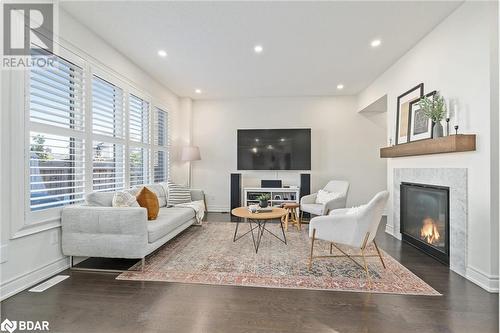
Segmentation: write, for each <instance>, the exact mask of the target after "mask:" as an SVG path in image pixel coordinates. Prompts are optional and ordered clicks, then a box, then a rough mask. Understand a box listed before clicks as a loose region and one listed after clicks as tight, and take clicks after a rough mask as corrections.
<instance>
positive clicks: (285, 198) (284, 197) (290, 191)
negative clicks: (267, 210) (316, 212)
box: [243, 187, 300, 206]
mask: <svg viewBox="0 0 500 333" xmlns="http://www.w3.org/2000/svg"><path fill="white" fill-rule="evenodd" d="M263 193H269V194H270V195H271V200H269V204H270V205H271V206H277V205H281V204H283V203H287V202H296V203H299V200H300V188H299V187H280V188H265V187H245V188H243V199H244V200H245V202H244V206H248V205H253V204H258V203H259V200H257V197H258V196H259V195H261V194H263Z"/></svg>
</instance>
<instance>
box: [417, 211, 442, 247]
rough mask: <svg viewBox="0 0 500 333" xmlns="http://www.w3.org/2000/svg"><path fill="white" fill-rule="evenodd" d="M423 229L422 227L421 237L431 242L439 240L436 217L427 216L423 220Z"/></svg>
mask: <svg viewBox="0 0 500 333" xmlns="http://www.w3.org/2000/svg"><path fill="white" fill-rule="evenodd" d="M422 224H423V226H422V229H420V237H421V238H422V239H425V241H426V242H427V243H429V244H434V243H436V242H437V241H438V240H439V237H440V235H439V231H438V229H437V225H436V222H435V221H434V219H432V218H430V217H427V218H425V219H424V220H423V221H422Z"/></svg>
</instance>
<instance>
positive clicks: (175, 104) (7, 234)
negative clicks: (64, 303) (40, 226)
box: [0, 10, 189, 299]
mask: <svg viewBox="0 0 500 333" xmlns="http://www.w3.org/2000/svg"><path fill="white" fill-rule="evenodd" d="M59 18H60V25H59V33H60V39H61V43H62V44H63V45H66V46H67V47H68V48H70V49H72V50H73V51H75V53H77V54H79V55H81V56H83V57H84V58H87V59H89V60H91V61H92V62H93V63H97V64H99V65H101V67H103V68H105V69H106V70H108V71H110V72H112V73H115V74H118V75H119V76H120V77H121V78H125V79H126V81H127V82H128V83H129V84H131V85H132V86H134V87H136V88H137V89H140V90H141V91H144V92H147V93H148V94H149V95H151V96H152V97H153V98H154V100H155V101H158V102H159V103H161V104H162V105H165V106H167V107H168V111H169V116H170V130H171V139H172V145H173V146H174V147H176V146H178V145H181V144H183V143H184V142H187V141H188V140H189V126H188V125H186V123H185V121H184V120H183V119H184V117H183V116H182V115H181V114H180V113H181V109H180V106H179V99H178V97H177V96H176V95H174V94H173V93H172V92H171V91H170V90H168V89H167V88H166V87H164V86H162V85H161V84H159V83H158V82H156V81H155V80H154V79H153V78H151V77H150V76H148V75H147V74H146V73H144V72H143V71H142V70H141V69H140V68H138V67H137V66H136V65H135V64H133V63H132V62H131V61H129V60H128V59H127V58H126V57H124V56H123V55H122V54H120V53H118V52H117V51H116V50H114V49H113V48H111V47H110V46H109V45H108V44H107V43H106V42H104V41H103V40H101V39H100V38H99V37H97V36H96V35H95V34H93V33H92V32H91V31H90V30H88V29H87V28H86V27H84V26H82V25H81V24H80V23H78V22H77V21H75V20H74V19H73V18H72V17H71V16H70V15H68V14H67V13H66V12H64V11H63V10H60V13H59ZM3 74H5V73H3ZM9 82H10V81H8V75H2V90H1V92H2V112H1V122H0V124H1V126H2V127H1V139H0V140H1V143H2V144H1V151H0V153H1V155H0V156H2V160H1V164H0V168H1V169H0V174H1V186H0V188H1V197H0V202H1V209H0V213H1V215H0V217H1V245H0V254H1V255H0V263H1V264H0V270H1V297H2V299H3V298H5V297H8V296H10V295H12V294H13V293H15V292H18V291H20V290H22V289H24V288H26V287H27V286H29V285H32V284H34V283H36V282H38V281H39V280H42V279H45V278H47V277H49V276H51V275H53V274H55V273H56V272H58V271H60V270H63V269H65V268H67V267H68V259H67V258H65V257H64V256H63V255H62V253H61V245H60V228H59V227H56V228H52V229H49V230H44V231H40V232H35V233H31V234H27V235H25V236H23V237H18V238H15V239H12V234H14V233H15V232H16V231H18V230H17V227H18V226H19V225H22V224H23V223H22V222H23V221H18V220H17V218H16V217H14V216H13V215H12V211H11V200H15V198H14V197H13V195H12V193H14V192H15V191H16V190H18V188H19V186H20V184H15V183H14V182H13V181H12V177H10V175H11V173H12V171H13V170H12V169H13V168H14V167H17V166H19V167H20V168H22V165H23V159H22V155H23V153H22V152H17V151H11V149H10V142H11V141H10V140H23V133H17V132H16V133H11V132H10V123H11V117H10V115H11V112H12V111H11V110H12V108H11V104H10V97H11V96H10V92H9V89H7V88H8V86H9ZM13 99H17V100H18V99H20V100H21V101H22V100H23V97H22V96H17V97H13ZM16 156H21V157H19V161H18V163H13V164H12V165H11V163H10V161H9V160H11V159H13V158H16ZM7 157H8V158H7ZM171 169H172V176H173V178H174V179H178V181H180V182H185V181H186V179H187V168H186V165H185V164H183V163H178V162H177V161H176V160H175V156H174V158H173V161H172V165H171ZM21 188H22V185H21ZM21 219H22V217H21Z"/></svg>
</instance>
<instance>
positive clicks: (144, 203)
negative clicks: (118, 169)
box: [137, 187, 160, 220]
mask: <svg viewBox="0 0 500 333" xmlns="http://www.w3.org/2000/svg"><path fill="white" fill-rule="evenodd" d="M137 202H138V203H139V206H141V207H144V208H146V209H147V210H148V220H156V218H157V217H158V212H159V211H160V204H159V203H158V197H157V196H156V194H154V192H151V191H150V190H148V189H147V188H146V187H143V188H142V190H141V191H140V192H139V194H138V195H137Z"/></svg>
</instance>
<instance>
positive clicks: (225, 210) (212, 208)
mask: <svg viewBox="0 0 500 333" xmlns="http://www.w3.org/2000/svg"><path fill="white" fill-rule="evenodd" d="M207 210H208V212H210V213H228V212H229V211H231V209H229V207H225V206H210V205H208V207H207Z"/></svg>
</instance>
